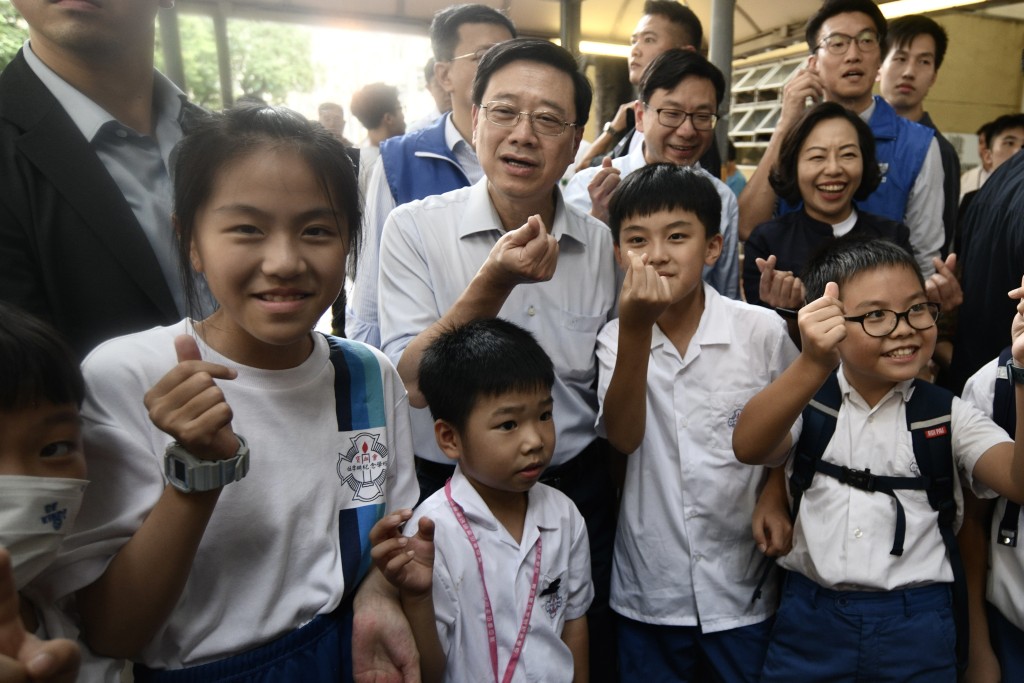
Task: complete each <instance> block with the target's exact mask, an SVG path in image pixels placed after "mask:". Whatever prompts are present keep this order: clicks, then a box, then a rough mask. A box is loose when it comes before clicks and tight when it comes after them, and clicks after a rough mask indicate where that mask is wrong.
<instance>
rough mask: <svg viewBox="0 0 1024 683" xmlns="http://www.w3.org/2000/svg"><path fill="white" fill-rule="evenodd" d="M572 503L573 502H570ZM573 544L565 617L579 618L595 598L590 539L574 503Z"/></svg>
mask: <svg viewBox="0 0 1024 683" xmlns="http://www.w3.org/2000/svg"><path fill="white" fill-rule="evenodd" d="M570 505H571V503H570ZM570 533H571V534H572V546H571V550H570V551H569V586H568V599H567V600H566V606H565V618H566V620H569V619H579V618H580V617H582V616H583V615H584V614H586V613H587V610H588V609H590V603H591V602H593V600H594V582H593V580H592V579H591V575H590V540H589V539H588V538H587V525H586V523H585V522H584V521H583V515H581V514H580V512H579V510H577V509H576V506H575V505H572V524H571V530H570Z"/></svg>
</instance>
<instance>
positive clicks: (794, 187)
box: [743, 102, 911, 309]
mask: <svg viewBox="0 0 1024 683" xmlns="http://www.w3.org/2000/svg"><path fill="white" fill-rule="evenodd" d="M769 181H770V182H771V185H772V189H774V190H775V193H776V194H778V195H779V196H780V197H781V198H782V199H784V200H786V201H787V202H788V203H790V204H793V205H795V204H800V203H801V202H802V205H801V208H800V209H799V210H798V211H793V212H790V213H787V214H785V215H783V216H781V217H779V218H775V219H773V220H771V221H768V222H767V223H762V224H761V225H759V226H757V227H756V228H754V232H753V233H752V234H751V235H750V239H748V240H747V242H746V245H745V247H744V252H743V290H744V294H745V295H746V298H747V301H748V302H750V303H752V304H761V305H762V306H768V307H778V308H787V309H797V308H800V307H801V306H802V305H803V303H804V301H803V299H804V288H803V284H802V283H801V282H800V279H799V278H800V274H801V273H802V272H803V268H804V264H806V263H807V261H808V259H809V258H810V257H811V255H812V254H814V252H815V251H817V250H818V249H819V248H820V247H821V246H822V245H823V244H826V243H828V242H831V241H832V240H834V239H836V238H837V237H842V236H845V235H850V236H854V237H860V238H882V239H887V240H890V241H892V242H895V243H896V244H898V245H900V246H901V247H903V248H904V249H906V250H907V251H908V252H909V251H910V250H911V247H910V231H909V229H908V228H907V226H905V225H903V224H902V223H897V222H895V221H891V220H888V219H886V218H881V217H880V216H875V215H873V214H869V213H864V212H860V211H857V210H856V208H855V206H854V200H855V199H864V198H866V197H867V196H868V195H870V194H871V193H872V192H874V191H875V188H877V187H878V184H879V182H880V181H881V173H880V172H879V169H878V162H877V160H876V158H875V139H874V136H873V135H872V134H871V129H870V128H868V125H867V124H866V123H864V121H862V120H861V119H860V117H859V116H857V115H856V114H854V113H853V112H851V111H849V110H847V109H846V108H845V107H843V106H842V105H839V104H836V103H835V102H823V103H822V104H819V105H816V106H814V107H812V108H810V109H808V110H807V112H805V113H804V115H803V117H802V118H801V119H800V120H799V121H798V122H797V124H796V125H795V126H794V127H793V128H792V130H790V131H789V134H788V135H787V136H786V137H785V138H784V140H783V143H782V152H781V154H780V155H779V160H778V162H777V163H776V165H775V166H774V167H773V168H772V170H771V175H770V176H769ZM770 257H773V258H770ZM762 270H764V273H765V276H764V282H763V283H762Z"/></svg>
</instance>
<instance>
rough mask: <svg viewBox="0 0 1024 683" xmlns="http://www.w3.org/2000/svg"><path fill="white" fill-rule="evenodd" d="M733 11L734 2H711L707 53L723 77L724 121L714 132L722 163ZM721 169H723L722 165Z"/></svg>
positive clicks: (726, 137)
mask: <svg viewBox="0 0 1024 683" xmlns="http://www.w3.org/2000/svg"><path fill="white" fill-rule="evenodd" d="M735 9H736V0H712V1H711V39H710V49H709V50H708V52H709V54H710V57H711V63H712V64H714V65H715V66H717V67H718V68H719V69H720V70H721V71H722V74H723V75H724V76H725V97H723V98H722V106H721V107H719V109H718V115H719V117H720V118H722V119H724V125H720V126H718V128H717V130H716V132H715V140H716V143H717V144H718V151H719V152H720V153H721V155H722V161H723V162H724V161H725V159H726V146H727V143H728V141H729V125H728V114H729V102H730V101H731V91H732V48H733V12H734V11H735ZM722 167H723V168H724V167H725V164H724V163H723V164H722Z"/></svg>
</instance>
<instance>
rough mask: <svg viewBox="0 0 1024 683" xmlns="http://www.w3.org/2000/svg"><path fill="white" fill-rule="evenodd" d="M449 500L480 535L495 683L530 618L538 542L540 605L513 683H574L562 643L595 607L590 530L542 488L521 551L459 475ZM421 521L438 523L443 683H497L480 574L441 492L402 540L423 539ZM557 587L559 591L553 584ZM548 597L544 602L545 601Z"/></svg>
mask: <svg viewBox="0 0 1024 683" xmlns="http://www.w3.org/2000/svg"><path fill="white" fill-rule="evenodd" d="M451 485H452V499H453V500H454V501H455V502H456V503H458V504H459V505H461V506H462V510H463V513H464V514H465V516H466V520H467V522H468V523H469V526H470V528H472V529H473V533H474V534H475V535H476V539H477V543H478V544H479V546H480V555H481V558H482V559H483V564H484V576H485V577H486V580H487V593H488V595H489V596H490V600H491V608H492V610H493V612H494V625H495V631H496V634H497V641H498V676H499V678H500V677H502V676H503V675H504V673H505V667H506V666H508V661H509V658H510V656H511V653H512V648H513V646H514V645H515V642H516V637H517V636H518V634H519V628H520V626H521V625H522V623H523V615H524V614H525V613H526V603H527V600H528V599H529V595H530V584H531V581H532V579H533V567H534V562H535V557H536V556H535V553H536V547H537V539H538V538H540V539H542V549H541V550H542V552H541V565H540V577H539V578H538V580H537V597H536V602H535V603H534V605H533V612H532V613H531V614H530V626H529V630H528V631H527V635H526V640H525V642H524V644H523V650H522V654H521V655H520V658H519V664H518V665H517V666H516V669H515V675H514V676H513V678H512V681H513V682H514V683H524V682H526V681H538V682H543V683H563V682H564V683H570V682H571V681H572V677H573V659H572V653H571V652H570V651H569V648H568V646H567V645H566V644H565V643H564V642H563V641H562V628H563V627H564V626H565V622H566V621H568V620H571V619H578V618H579V617H582V616H583V615H584V614H586V612H587V609H588V608H589V607H590V602H591V601H592V600H593V597H594V586H593V583H592V582H591V579H590V544H589V542H588V541H587V527H586V524H585V523H584V521H583V517H582V515H580V513H579V510H577V509H576V506H575V505H574V504H573V502H572V501H571V500H570V499H569V498H568V497H567V496H566V495H565V494H563V493H562V492H561V491H558V490H556V489H553V488H551V487H549V486H546V485H544V484H537V485H535V486H534V487H533V488H532V489H530V491H529V503H528V505H527V509H526V521H525V522H524V524H523V535H522V542H521V543H517V542H516V540H515V539H514V538H512V535H511V534H510V533H509V532H508V530H507V529H506V528H505V527H504V526H502V525H501V524H500V523H499V522H498V520H497V519H495V517H494V515H493V514H492V513H491V511H490V509H489V508H488V507H487V504H486V503H484V501H483V499H482V498H480V494H479V493H477V491H476V489H474V488H473V486H472V484H470V483H469V480H467V479H466V478H465V476H463V474H462V470H461V468H458V467H456V469H455V474H454V475H453V476H452V480H451ZM420 517H428V518H429V519H432V520H433V521H434V525H435V527H434V587H433V597H434V613H435V621H436V623H437V633H438V636H439V637H440V639H441V648H442V649H443V650H444V654H445V658H446V660H447V667H446V668H445V678H444V680H445V681H448V682H450V683H477V682H479V683H494V674H493V673H492V669H491V658H490V654H489V645H488V639H487V630H486V626H485V620H484V593H483V584H482V583H481V582H480V570H479V567H478V565H477V562H476V555H475V554H474V553H473V547H472V546H471V545H470V543H469V539H468V538H467V537H466V532H465V531H464V530H463V529H462V526H460V525H459V522H458V520H457V519H456V518H455V514H454V512H453V511H452V509H451V507H450V506H449V504H448V499H447V497H446V496H445V492H444V489H442V490H440V491H437V492H435V493H434V494H433V495H432V496H430V497H429V498H427V499H426V500H425V501H423V503H422V504H421V505H420V506H419V507H418V508H417V509H416V512H415V513H414V514H413V517H412V519H411V520H410V521H409V523H408V524H406V525H405V532H406V534H408V535H412V534H414V533H415V532H416V528H417V526H418V520H419V518H420ZM556 582H557V583H556ZM545 592H547V593H548V594H547V595H542V594H543V593H545Z"/></svg>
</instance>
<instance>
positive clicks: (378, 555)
mask: <svg viewBox="0 0 1024 683" xmlns="http://www.w3.org/2000/svg"><path fill="white" fill-rule="evenodd" d="M410 517H412V510H399V511H398V512H396V513H395V514H391V515H388V516H386V517H384V518H382V519H381V520H380V521H378V522H377V523H376V524H374V525H373V528H372V529H371V530H370V543H371V544H372V546H373V548H372V550H371V551H370V556H371V557H372V558H373V562H374V564H375V565H376V566H377V569H379V570H380V573H381V574H383V575H384V577H385V578H386V579H387V580H388V581H389V582H390V583H391V584H392V585H393V586H395V587H396V588H398V589H399V590H400V591H401V592H402V593H403V594H405V595H410V596H420V595H424V594H427V593H429V592H430V591H431V589H432V587H433V571H434V522H433V521H431V520H430V519H427V518H426V517H422V518H420V520H419V527H418V528H417V530H416V534H415V535H413V536H404V535H403V534H402V532H401V526H402V525H403V524H405V523H406V522H407V521H408V520H409V518H410Z"/></svg>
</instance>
